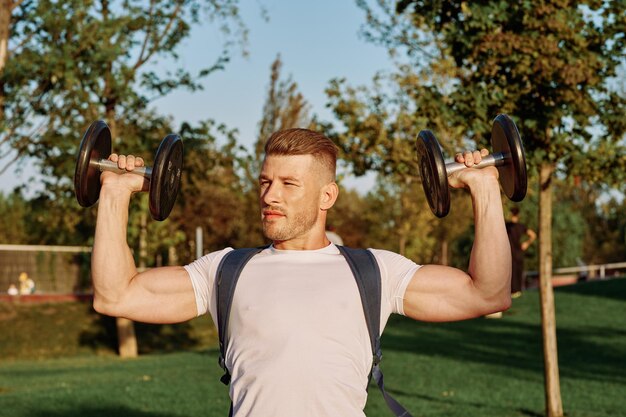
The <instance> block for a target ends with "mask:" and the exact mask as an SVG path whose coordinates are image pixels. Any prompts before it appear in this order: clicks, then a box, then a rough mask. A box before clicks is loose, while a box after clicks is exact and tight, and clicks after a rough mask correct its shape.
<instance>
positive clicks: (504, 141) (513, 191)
mask: <svg viewBox="0 0 626 417" xmlns="http://www.w3.org/2000/svg"><path fill="white" fill-rule="evenodd" d="M491 146H492V148H493V150H492V153H493V154H496V153H499V152H502V153H503V154H504V155H505V159H506V163H504V164H503V165H500V166H498V173H499V177H500V178H499V179H500V184H502V190H503V191H504V194H506V196H507V197H508V198H509V199H511V200H512V201H522V200H523V199H524V197H525V196H526V189H527V174H526V157H525V155H524V147H523V145H522V139H521V138H520V134H519V131H518V130H517V126H515V123H514V122H513V120H511V118H510V117H509V116H507V115H506V114H500V115H498V116H497V117H496V118H495V120H494V121H493V127H492V130H491Z"/></svg>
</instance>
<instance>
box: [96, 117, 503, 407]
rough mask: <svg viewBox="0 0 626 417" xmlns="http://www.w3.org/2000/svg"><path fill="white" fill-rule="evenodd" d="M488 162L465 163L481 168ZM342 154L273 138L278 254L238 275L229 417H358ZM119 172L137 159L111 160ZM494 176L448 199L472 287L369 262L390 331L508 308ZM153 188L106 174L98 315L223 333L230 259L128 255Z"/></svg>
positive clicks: (267, 167) (315, 141)
mask: <svg viewBox="0 0 626 417" xmlns="http://www.w3.org/2000/svg"><path fill="white" fill-rule="evenodd" d="M485 155H487V152H486V151H485V150H483V152H482V153H481V152H478V151H475V152H466V153H465V154H463V155H461V154H459V155H457V157H456V160H457V161H458V162H462V163H465V164H466V165H467V166H472V165H473V164H475V163H478V162H480V160H481V158H482V157H483V156H485ZM336 157H337V148H336V147H335V145H334V144H333V143H332V142H331V141H330V140H329V139H328V138H326V137H325V136H324V135H322V134H320V133H316V132H313V131H310V130H306V129H289V130H285V131H280V132H277V133H275V134H274V135H272V136H271V137H270V138H269V140H268V142H267V144H266V146H265V160H264V162H263V166H262V169H261V173H260V175H259V183H260V196H259V202H260V210H261V213H260V214H261V221H262V224H263V232H264V234H265V236H266V237H267V238H269V239H271V240H272V241H273V244H272V245H271V246H270V247H269V248H267V249H265V250H263V251H262V252H260V253H259V254H257V255H256V256H255V257H254V258H252V260H251V261H250V262H249V263H248V264H247V265H246V267H245V269H244V270H243V272H242V274H241V276H240V279H239V283H238V286H237V292H236V294H235V297H234V300H233V305H232V310H231V316H230V323H229V335H230V338H229V346H228V349H227V352H228V353H227V357H226V365H227V367H228V369H229V371H230V374H231V376H232V379H231V385H230V396H231V399H232V401H233V413H234V416H236V417H240V416H262V417H265V416H273V417H288V416H289V417H292V416H296V415H297V416H316V417H322V416H342V417H352V416H354V417H356V416H359V417H363V416H364V414H363V408H364V406H365V402H366V399H367V391H366V389H367V382H368V374H369V371H370V369H371V365H372V352H371V347H370V339H369V335H368V331H367V327H366V323H365V320H364V316H363V307H362V304H361V300H360V296H359V292H358V289H357V285H356V283H355V280H354V277H353V275H352V273H351V271H350V268H349V266H348V265H347V263H346V261H345V259H344V258H343V256H342V255H341V254H340V253H339V251H338V249H337V247H336V246H335V245H334V244H331V243H330V242H329V241H328V239H327V237H326V234H325V223H326V215H327V212H328V210H330V209H331V207H332V206H333V204H334V203H335V201H336V199H337V196H338V187H337V184H336V183H335V165H336ZM110 159H111V160H112V161H116V162H117V164H118V166H119V167H120V168H122V169H126V170H128V171H132V170H133V169H134V168H135V167H138V166H143V161H142V160H141V159H140V158H135V157H133V156H117V155H111V157H110ZM497 177H498V171H497V170H496V169H495V168H493V167H490V168H485V169H481V170H477V169H467V170H462V171H459V172H458V173H455V175H453V176H452V177H450V179H449V182H450V184H451V185H452V186H453V187H457V188H460V187H467V188H469V190H470V192H471V195H472V200H473V202H474V213H475V223H476V239H475V242H474V247H473V249H472V254H471V259H470V265H469V270H468V273H465V272H463V271H461V270H458V269H454V268H450V267H446V266H439V265H426V266H421V267H420V266H418V265H416V264H415V263H413V262H412V261H410V260H408V259H406V258H404V257H402V256H400V255H397V254H394V253H392V252H389V251H384V250H372V252H373V253H374V255H375V257H376V259H377V262H378V264H379V266H380V269H381V280H382V308H381V329H382V328H384V325H385V324H386V322H387V319H388V317H389V315H390V314H391V313H392V312H394V313H398V314H404V315H406V316H409V317H411V318H413V319H415V320H423V321H452V320H463V319H469V318H472V317H478V316H481V315H483V314H487V313H490V312H494V311H501V310H503V309H506V308H508V307H509V305H510V302H511V300H510V285H511V283H510V274H511V253H510V250H509V244H508V238H507V235H506V229H505V227H504V216H503V212H502V203H501V200H500V188H499V184H498V180H497ZM145 188H146V184H145V183H144V182H143V179H142V178H141V177H139V176H137V175H117V174H113V173H110V172H104V173H103V174H102V190H101V192H100V206H99V210H98V220H97V226H96V237H95V243H94V249H93V258H92V276H93V280H94V288H95V295H94V307H95V309H96V310H97V311H99V312H101V313H103V314H108V315H112V316H123V317H127V318H129V319H132V320H137V321H142V322H150V323H173V322H180V321H185V320H189V319H192V318H194V317H196V316H198V315H200V314H204V313H206V312H207V311H208V312H210V313H211V315H212V316H213V318H214V321H216V320H215V314H216V300H215V294H214V286H215V271H216V268H217V267H218V265H219V263H220V260H221V259H222V257H223V256H224V255H225V254H226V253H228V252H229V251H230V250H231V249H230V248H227V249H224V250H221V251H217V252H213V253H210V254H208V255H206V256H204V257H202V258H200V259H198V260H196V261H195V262H193V263H192V264H190V265H187V266H185V267H163V268H155V269H151V270H149V271H146V272H142V273H138V272H137V269H136V267H135V264H134V261H133V257H132V255H131V252H130V249H129V248H128V246H127V243H126V224H127V220H128V213H127V212H128V205H129V200H130V197H131V194H132V193H134V192H137V191H140V190H142V189H145Z"/></svg>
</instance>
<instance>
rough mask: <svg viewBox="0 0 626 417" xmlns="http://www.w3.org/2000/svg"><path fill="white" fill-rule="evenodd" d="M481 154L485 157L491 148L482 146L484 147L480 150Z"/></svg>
mask: <svg viewBox="0 0 626 417" xmlns="http://www.w3.org/2000/svg"><path fill="white" fill-rule="evenodd" d="M480 154H481V155H482V156H483V157H484V156H487V155H489V149H485V148H482V149H481V150H480Z"/></svg>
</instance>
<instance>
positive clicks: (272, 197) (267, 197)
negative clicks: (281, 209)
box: [261, 183, 282, 205]
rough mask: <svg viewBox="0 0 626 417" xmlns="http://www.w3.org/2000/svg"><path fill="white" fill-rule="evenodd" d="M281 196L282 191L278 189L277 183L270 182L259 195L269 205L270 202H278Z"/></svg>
mask: <svg viewBox="0 0 626 417" xmlns="http://www.w3.org/2000/svg"><path fill="white" fill-rule="evenodd" d="M281 196H282V193H281V191H280V186H279V184H276V183H272V184H270V185H269V186H268V187H267V188H266V189H265V191H264V192H263V194H262V195H261V200H262V201H263V202H264V203H265V204H267V205H271V204H275V203H279V202H280V200H281Z"/></svg>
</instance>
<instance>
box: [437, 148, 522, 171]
mask: <svg viewBox="0 0 626 417" xmlns="http://www.w3.org/2000/svg"><path fill="white" fill-rule="evenodd" d="M506 158H507V155H506V154H505V153H503V152H499V153H494V154H490V155H487V156H485V157H483V159H482V160H481V161H480V163H478V164H476V165H473V166H472V167H471V168H485V167H499V166H502V165H504V164H505V162H506ZM509 158H510V156H509ZM465 168H468V167H467V166H466V165H465V164H461V163H459V162H448V163H447V164H446V175H447V176H450V175H452V174H454V173H455V172H457V171H460V170H462V169H465Z"/></svg>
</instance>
